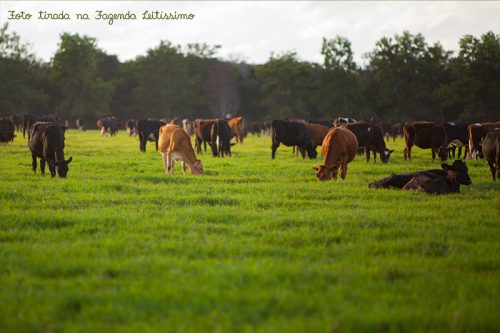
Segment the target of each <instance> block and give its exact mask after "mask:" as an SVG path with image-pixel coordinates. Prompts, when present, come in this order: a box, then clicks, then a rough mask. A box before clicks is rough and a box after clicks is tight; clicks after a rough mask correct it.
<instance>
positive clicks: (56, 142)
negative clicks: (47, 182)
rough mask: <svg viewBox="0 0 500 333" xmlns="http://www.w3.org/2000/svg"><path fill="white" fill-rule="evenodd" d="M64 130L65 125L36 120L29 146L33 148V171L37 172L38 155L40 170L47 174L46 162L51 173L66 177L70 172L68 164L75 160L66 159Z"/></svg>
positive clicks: (32, 127) (71, 158) (31, 129)
mask: <svg viewBox="0 0 500 333" xmlns="http://www.w3.org/2000/svg"><path fill="white" fill-rule="evenodd" d="M64 131H65V127H63V126H60V125H58V124H55V123H53V122H42V121H37V122H35V123H34V124H33V125H32V126H31V128H30V135H29V141H28V146H29V148H30V150H31V158H32V164H31V167H32V169H33V172H35V173H36V166H37V160H36V159H37V157H38V158H40V171H41V173H42V175H44V174H45V163H47V164H48V165H49V171H50V175H51V176H52V178H53V177H55V175H56V172H57V175H58V176H59V177H61V178H65V177H66V175H67V174H68V165H69V164H70V163H71V161H72V160H73V157H70V158H69V159H68V160H65V159H64Z"/></svg>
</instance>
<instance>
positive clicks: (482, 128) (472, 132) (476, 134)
mask: <svg viewBox="0 0 500 333" xmlns="http://www.w3.org/2000/svg"><path fill="white" fill-rule="evenodd" d="M497 127H500V122H492V123H475V124H470V125H469V127H468V134H469V149H468V153H469V154H468V158H469V159H472V158H475V159H477V157H478V156H479V157H482V156H481V154H482V150H481V140H483V139H484V138H485V137H486V135H487V134H488V132H489V131H491V130H494V129H495V128H497Z"/></svg>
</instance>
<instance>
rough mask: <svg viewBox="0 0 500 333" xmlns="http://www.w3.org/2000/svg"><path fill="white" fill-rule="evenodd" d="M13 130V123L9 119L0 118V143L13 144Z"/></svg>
mask: <svg viewBox="0 0 500 333" xmlns="http://www.w3.org/2000/svg"><path fill="white" fill-rule="evenodd" d="M15 130H16V129H15V126H14V122H13V121H12V120H11V118H10V117H0V142H2V143H6V142H9V141H12V142H14V138H15V137H16V135H15V134H14V132H15Z"/></svg>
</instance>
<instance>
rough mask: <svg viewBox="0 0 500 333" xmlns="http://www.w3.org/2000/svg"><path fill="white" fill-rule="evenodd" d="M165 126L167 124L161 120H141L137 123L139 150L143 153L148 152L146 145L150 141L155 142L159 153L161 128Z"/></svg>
mask: <svg viewBox="0 0 500 333" xmlns="http://www.w3.org/2000/svg"><path fill="white" fill-rule="evenodd" d="M165 125H166V123H165V122H164V121H161V120H154V119H148V120H145V119H141V120H139V121H137V132H138V133H139V149H140V150H141V151H142V152H146V143H147V142H148V141H151V142H154V143H155V147H156V151H158V138H159V135H160V127H162V126H165Z"/></svg>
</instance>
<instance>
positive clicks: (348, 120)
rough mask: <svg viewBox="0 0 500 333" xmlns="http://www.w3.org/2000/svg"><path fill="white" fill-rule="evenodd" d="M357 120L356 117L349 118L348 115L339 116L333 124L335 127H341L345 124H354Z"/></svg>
mask: <svg viewBox="0 0 500 333" xmlns="http://www.w3.org/2000/svg"><path fill="white" fill-rule="evenodd" d="M355 122H356V119H354V118H347V117H338V118H335V119H334V120H332V124H333V126H334V127H339V126H342V125H344V124H353V123H355Z"/></svg>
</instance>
